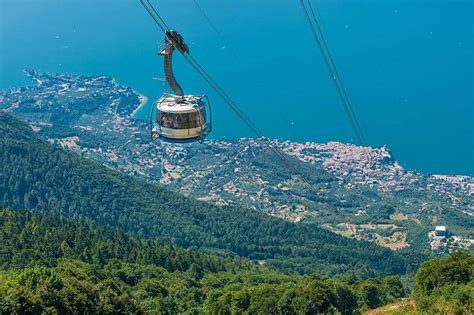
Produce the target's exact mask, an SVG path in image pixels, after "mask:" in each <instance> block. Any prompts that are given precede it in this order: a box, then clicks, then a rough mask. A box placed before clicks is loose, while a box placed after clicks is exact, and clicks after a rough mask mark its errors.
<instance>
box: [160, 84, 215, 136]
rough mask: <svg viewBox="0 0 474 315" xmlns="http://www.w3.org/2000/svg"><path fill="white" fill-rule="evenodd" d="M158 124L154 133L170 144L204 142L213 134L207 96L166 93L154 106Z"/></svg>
mask: <svg viewBox="0 0 474 315" xmlns="http://www.w3.org/2000/svg"><path fill="white" fill-rule="evenodd" d="M153 109H156V115H154V112H152V117H153V118H155V117H156V123H155V125H154V126H153V128H152V133H153V134H154V135H155V136H158V137H159V138H160V139H162V140H164V141H168V142H193V141H196V140H203V139H204V138H206V136H207V135H208V134H209V133H210V132H211V122H212V119H211V111H210V106H209V99H208V97H207V96H206V95H186V96H177V95H173V94H168V93H165V94H164V95H163V96H162V97H160V99H159V100H158V101H157V102H156V103H155V104H154V105H153Z"/></svg>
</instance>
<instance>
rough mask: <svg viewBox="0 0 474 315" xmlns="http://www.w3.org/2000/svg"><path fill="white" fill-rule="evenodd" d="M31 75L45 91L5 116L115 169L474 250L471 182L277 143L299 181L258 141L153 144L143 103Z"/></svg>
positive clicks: (94, 83) (209, 197)
mask: <svg viewBox="0 0 474 315" xmlns="http://www.w3.org/2000/svg"><path fill="white" fill-rule="evenodd" d="M27 74H28V75H29V76H31V77H32V78H33V79H34V80H36V81H37V83H38V85H37V86H30V87H26V88H21V89H13V90H10V91H4V92H3V93H2V94H1V96H0V100H1V102H0V109H1V108H3V109H4V110H7V111H9V112H11V113H14V114H15V115H17V116H18V117H20V118H21V119H23V120H25V121H27V122H28V123H29V124H30V125H31V127H32V128H33V130H35V131H36V132H37V133H38V134H39V135H41V136H43V137H44V138H46V139H48V140H49V141H50V142H52V143H54V144H55V145H57V146H60V147H63V148H67V149H69V150H72V151H74V152H77V153H79V154H81V155H82V156H84V157H87V158H90V159H93V160H95V161H98V162H100V163H101V164H104V165H107V166H108V167H110V168H113V169H117V170H120V171H122V172H124V173H126V174H130V175H134V176H136V177H139V178H143V179H146V180H147V181H151V182H157V183H160V184H162V185H165V186H166V187H167V188H168V189H170V190H173V191H176V192H179V193H181V194H184V195H187V196H190V197H193V198H195V199H197V200H202V201H206V202H210V203H213V204H216V205H239V206H240V207H246V208H249V209H253V210H258V211H260V212H263V213H266V214H268V215H271V216H275V217H279V218H282V219H284V220H288V221H292V222H300V223H302V224H305V223H315V224H317V225H318V226H320V227H323V228H325V229H328V230H330V231H333V232H335V233H338V234H341V235H343V236H346V237H352V238H357V239H361V240H367V241H371V242H376V243H377V244H380V245H382V246H385V247H388V248H391V249H395V250H396V249H410V250H411V249H415V250H416V251H420V252H423V251H425V250H429V248H430V247H429V245H427V242H428V233H429V232H430V231H432V230H433V229H434V227H435V226H436V225H446V226H447V227H448V230H449V232H450V234H451V236H452V237H451V238H450V240H449V242H450V247H453V248H454V247H456V248H457V247H461V248H468V247H469V245H470V244H472V243H473V242H474V236H473V233H474V226H473V224H472V223H470V222H472V217H473V216H474V212H473V211H474V210H473V202H472V201H473V192H474V190H473V187H474V186H473V185H474V184H473V179H472V178H471V177H468V176H445V175H426V174H421V173H417V172H414V171H410V170H405V169H404V168H403V167H401V166H400V164H399V163H398V162H397V161H396V159H395V158H394V157H393V155H392V153H391V152H390V151H389V150H388V148H386V147H380V148H370V147H368V148H363V147H359V146H356V145H352V144H344V143H338V142H330V143H326V144H318V143H312V142H306V143H296V142H289V141H281V140H272V143H273V145H274V146H275V147H277V148H279V149H281V150H282V151H283V152H285V153H286V154H288V156H289V157H290V159H291V163H293V165H294V166H295V168H298V169H299V170H300V171H301V173H303V176H295V175H294V174H291V173H290V172H289V171H288V169H287V168H286V167H285V166H284V165H282V163H281V162H280V161H279V160H278V159H276V158H275V157H274V156H273V155H272V154H271V153H270V152H268V151H267V150H266V148H265V146H264V145H263V143H262V140H261V139H236V140H232V141H222V140H209V141H206V142H205V143H204V144H188V145H167V144H165V143H161V142H151V141H150V138H149V130H148V129H147V128H148V124H147V123H146V122H144V121H140V120H136V119H134V118H133V113H134V111H135V110H136V108H137V107H139V106H140V105H141V104H143V97H141V96H140V95H139V94H137V93H136V92H134V91H133V90H132V89H130V88H128V87H124V86H121V85H119V84H117V83H116V82H115V81H114V80H113V79H112V78H110V77H107V76H97V77H83V76H78V75H60V74H57V75H55V74H44V73H38V72H35V71H27ZM367 152H369V153H367ZM369 154H370V156H371V159H370V160H369V158H368V155H369ZM441 250H445V249H444V247H441Z"/></svg>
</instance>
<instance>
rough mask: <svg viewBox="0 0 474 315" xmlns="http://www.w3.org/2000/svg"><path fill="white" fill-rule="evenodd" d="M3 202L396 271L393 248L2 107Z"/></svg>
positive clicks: (297, 258)
mask: <svg viewBox="0 0 474 315" xmlns="http://www.w3.org/2000/svg"><path fill="white" fill-rule="evenodd" d="M0 162H1V164H0V165H1V166H0V175H1V176H0V205H1V206H3V207H9V208H12V209H15V210H20V209H31V210H34V211H40V212H45V213H54V214H56V215H60V216H63V217H67V218H84V219H90V220H93V221H95V222H97V223H99V224H101V225H103V226H106V227H112V228H119V229H121V230H122V231H124V232H127V233H132V234H134V235H140V236H145V237H149V238H159V239H160V240H162V241H163V242H169V243H172V244H176V245H179V246H181V247H186V248H199V249H205V250H207V251H210V252H215V253H219V254H226V255H230V256H233V255H238V256H241V257H247V258H250V259H254V260H265V263H267V264H271V265H274V266H277V267H279V268H282V269H287V270H293V271H298V272H302V273H306V272H311V271H316V270H318V271H322V272H326V273H346V272H349V271H350V273H352V274H354V275H356V276H370V275H381V274H397V273H403V272H404V268H405V266H404V263H403V261H402V259H400V258H399V257H398V256H397V255H396V254H394V253H393V252H391V251H390V250H387V249H383V248H381V247H378V246H376V245H374V244H371V243H366V242H359V241H355V240H351V239H347V238H343V237H340V236H337V235H335V234H333V233H330V232H328V231H325V230H322V229H320V228H318V227H317V226H316V225H313V224H305V225H301V224H300V225H298V224H294V223H290V222H284V221H282V220H279V219H276V218H272V217H269V216H267V215H265V214H261V213H258V212H256V211H249V210H247V209H241V208H238V207H218V206H213V205H209V204H206V203H203V202H198V201H195V200H192V199H188V198H185V197H183V196H181V195H179V194H176V193H172V192H169V191H166V190H164V189H162V188H161V187H160V186H158V185H155V184H150V183H147V182H145V181H141V180H138V179H135V178H132V177H130V176H127V175H124V174H121V173H119V172H116V171H113V170H110V169H107V168H105V167H102V166H100V165H98V164H96V163H94V162H91V161H88V160H85V159H82V158H80V157H78V156H77V155H75V154H73V153H70V152H66V151H64V150H61V149H57V148H54V147H53V146H51V145H50V144H49V143H47V142H46V141H45V140H42V139H41V138H39V137H38V136H37V135H36V134H35V133H34V132H33V131H32V130H31V129H30V127H29V126H27V125H25V124H23V123H21V122H20V121H19V120H17V119H16V118H14V117H12V116H11V115H8V114H6V113H0Z"/></svg>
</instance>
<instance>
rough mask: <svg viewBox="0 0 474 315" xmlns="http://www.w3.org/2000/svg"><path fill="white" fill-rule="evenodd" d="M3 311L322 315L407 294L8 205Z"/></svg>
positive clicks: (389, 283) (2, 244)
mask: <svg viewBox="0 0 474 315" xmlns="http://www.w3.org/2000/svg"><path fill="white" fill-rule="evenodd" d="M0 253H1V255H0V263H1V268H0V314H29V313H30V314H39V313H59V314H66V313H76V314H91V313H95V314H125V313H128V314H130V313H134V314H141V313H150V312H151V313H161V314H177V313H183V312H188V313H190V314H202V313H205V314H230V313H231V312H232V313H242V312H247V313H250V314H271V313H273V314H301V313H305V314H314V313H329V312H336V311H337V312H340V313H342V314H357V313H359V312H360V311H362V310H364V309H367V308H373V307H377V306H380V305H383V304H385V303H390V302H393V301H395V300H397V299H399V298H400V297H402V296H403V295H404V294H405V292H404V290H403V286H402V284H401V282H400V280H399V279H398V277H395V276H388V277H384V278H377V279H367V280H362V281H358V282H354V281H353V280H351V279H350V278H347V277H346V278H343V279H331V278H327V277H324V276H321V275H317V274H313V275H311V276H299V275H285V274H282V273H279V272H275V271H271V270H269V269H268V268H266V267H265V266H259V265H254V264H251V263H249V262H245V261H241V260H228V259H222V258H218V257H213V256H208V255H201V254H197V253H195V252H194V251H190V250H182V249H176V248H173V247H170V246H165V245H161V244H160V243H158V242H156V241H150V240H143V239H138V238H133V237H130V236H127V235H124V234H123V233H121V232H119V231H116V230H108V229H105V228H103V227H100V226H97V225H96V224H92V223H86V222H84V221H81V220H74V219H72V220H64V219H58V218H53V217H50V216H47V215H43V214H38V213H31V212H26V211H20V212H15V211H11V210H1V209H0Z"/></svg>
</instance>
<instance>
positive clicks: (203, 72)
mask: <svg viewBox="0 0 474 315" xmlns="http://www.w3.org/2000/svg"><path fill="white" fill-rule="evenodd" d="M140 2H141V4H142V5H143V6H144V7H145V9H146V10H147V12H148V14H149V15H150V16H151V17H152V18H153V20H154V21H155V23H156V24H157V25H158V27H159V28H160V29H161V31H162V32H163V33H164V34H165V35H166V32H167V31H170V30H171V29H170V28H169V27H168V26H167V25H166V23H165V22H164V20H163V18H162V17H161V16H160V14H159V13H158V12H157V11H156V9H155V8H154V6H153V5H152V4H151V3H150V0H140ZM145 2H146V3H145ZM182 55H183V56H184V58H185V59H186V61H188V63H189V64H190V65H191V66H192V67H193V68H194V70H196V72H198V74H199V75H200V76H201V77H202V78H203V79H204V80H205V81H206V82H207V83H208V84H209V85H210V86H211V88H213V89H214V90H215V91H216V92H217V94H219V96H220V97H221V98H222V99H223V100H224V101H225V102H226V103H227V104H228V105H229V107H230V108H231V109H232V110H233V111H234V113H235V114H236V115H237V116H238V117H239V118H240V119H241V120H242V122H244V123H245V124H246V125H247V126H248V127H249V128H250V129H251V130H252V131H253V133H254V134H255V135H256V136H257V137H259V138H262V140H263V143H264V144H265V146H266V147H267V148H268V149H269V150H270V151H272V152H273V153H274V154H275V155H276V156H277V157H278V158H280V159H281V160H282V162H283V163H284V164H285V165H286V166H287V168H288V169H292V170H293V171H294V172H295V173H297V174H300V175H303V174H302V172H301V171H299V170H297V169H296V168H295V167H294V166H293V165H292V163H290V160H289V157H288V156H287V155H285V154H284V153H282V152H281V151H280V150H278V149H277V148H275V147H274V146H273V145H272V143H271V142H270V141H269V139H268V138H267V137H266V136H265V135H264V134H263V132H262V131H261V130H260V129H259V128H258V127H257V126H256V125H255V124H254V123H253V122H252V121H251V120H250V118H248V116H247V115H245V113H244V112H243V111H242V110H241V109H240V108H239V107H238V105H237V104H236V103H235V102H234V101H233V100H232V98H230V97H229V96H228V95H227V93H225V91H224V90H223V89H222V88H221V87H220V86H219V85H218V84H217V83H216V81H215V80H214V79H213V78H212V77H211V76H210V75H209V74H208V73H207V72H206V70H205V69H204V68H203V67H202V66H201V65H200V64H199V63H198V62H197V61H196V60H195V59H194V58H193V57H192V56H191V54H190V53H189V52H187V53H182Z"/></svg>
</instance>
